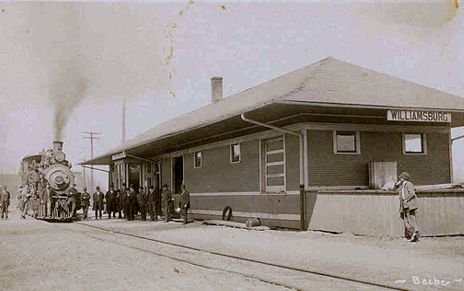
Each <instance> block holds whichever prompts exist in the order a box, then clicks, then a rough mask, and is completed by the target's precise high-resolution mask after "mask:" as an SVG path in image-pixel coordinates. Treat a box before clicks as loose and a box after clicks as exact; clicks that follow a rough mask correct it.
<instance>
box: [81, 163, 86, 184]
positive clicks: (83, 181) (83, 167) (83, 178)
mask: <svg viewBox="0 0 464 291" xmlns="http://www.w3.org/2000/svg"><path fill="white" fill-rule="evenodd" d="M81 161H82V162H85V161H86V158H85V157H84V158H83V159H81ZM81 167H82V171H83V172H84V176H83V177H82V184H84V185H83V187H82V189H84V188H87V183H86V182H87V181H86V177H85V166H84V165H82V166H81Z"/></svg>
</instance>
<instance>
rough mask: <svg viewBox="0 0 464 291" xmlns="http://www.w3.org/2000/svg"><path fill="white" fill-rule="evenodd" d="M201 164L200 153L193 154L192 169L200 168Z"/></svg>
mask: <svg viewBox="0 0 464 291" xmlns="http://www.w3.org/2000/svg"><path fill="white" fill-rule="evenodd" d="M202 164H203V158H202V155H201V152H195V153H194V154H193V167H194V168H201V165H202Z"/></svg>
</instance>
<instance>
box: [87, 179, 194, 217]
mask: <svg viewBox="0 0 464 291" xmlns="http://www.w3.org/2000/svg"><path fill="white" fill-rule="evenodd" d="M95 190H96V191H95V192H94V193H93V195H92V197H91V196H90V194H89V193H88V192H87V189H86V188H84V191H83V193H82V194H81V205H82V207H83V214H84V217H83V218H84V219H87V218H88V210H89V207H90V205H91V203H90V200H92V210H93V211H95V219H101V218H102V213H103V212H106V213H107V214H108V218H109V219H111V218H116V214H117V218H119V219H122V218H125V219H126V220H129V221H130V220H134V219H135V216H136V215H137V214H138V213H140V216H141V219H142V220H143V221H146V220H147V214H148V215H149V216H150V219H151V220H152V221H158V220H159V219H161V217H163V218H164V220H165V221H166V222H168V221H169V220H171V218H172V213H173V209H174V198H173V197H172V193H171V191H170V190H169V186H168V185H166V184H165V185H163V187H162V189H161V191H159V189H155V188H154V187H153V186H150V187H148V191H145V190H144V188H142V187H139V188H138V191H136V189H135V188H134V187H133V186H132V185H130V186H129V187H127V186H126V184H123V185H122V188H121V189H118V190H115V189H114V187H113V186H111V187H110V189H109V190H108V191H107V192H106V193H103V191H102V190H101V189H100V187H99V186H97V187H96V189H95ZM181 190H182V191H181V194H180V201H179V205H178V208H177V210H178V211H179V212H180V211H182V214H183V217H184V224H186V223H187V222H188V209H189V208H190V193H189V192H188V191H187V190H186V187H185V185H182V187H181Z"/></svg>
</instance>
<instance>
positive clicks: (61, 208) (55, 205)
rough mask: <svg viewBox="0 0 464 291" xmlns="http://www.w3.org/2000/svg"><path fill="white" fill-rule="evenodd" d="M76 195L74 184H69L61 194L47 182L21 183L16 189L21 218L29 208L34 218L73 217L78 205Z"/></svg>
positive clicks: (77, 194)
mask: <svg viewBox="0 0 464 291" xmlns="http://www.w3.org/2000/svg"><path fill="white" fill-rule="evenodd" d="M44 184H45V186H44ZM78 196H79V193H78V192H77V190H76V184H71V186H70V188H69V189H68V190H67V191H66V192H65V193H61V194H60V193H56V192H55V191H53V189H52V188H51V187H50V185H49V184H48V183H43V182H38V183H36V185H30V184H27V185H22V186H20V187H19V191H18V209H19V210H20V212H21V218H23V219H25V218H26V215H27V212H28V210H29V209H30V210H32V216H33V217H34V218H37V217H43V218H45V217H49V218H68V217H74V216H75V215H76V210H77V208H78V206H79V205H78V200H79V197H78Z"/></svg>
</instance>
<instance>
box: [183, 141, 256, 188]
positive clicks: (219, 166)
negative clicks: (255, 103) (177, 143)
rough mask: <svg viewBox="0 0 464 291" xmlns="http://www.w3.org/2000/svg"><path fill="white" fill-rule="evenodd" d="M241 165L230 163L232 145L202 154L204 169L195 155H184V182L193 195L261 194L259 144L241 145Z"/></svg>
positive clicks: (252, 142)
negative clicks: (195, 164)
mask: <svg viewBox="0 0 464 291" xmlns="http://www.w3.org/2000/svg"><path fill="white" fill-rule="evenodd" d="M240 147H241V148H240V153H241V162H240V163H230V145H227V146H222V147H217V148H212V149H207V150H203V151H202V160H203V161H202V166H201V168H194V167H193V153H188V154H185V155H184V181H185V185H186V187H187V189H188V191H190V192H191V193H211V192H253V191H259V181H260V178H259V141H258V140H254V141H248V142H242V143H241V144H240Z"/></svg>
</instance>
